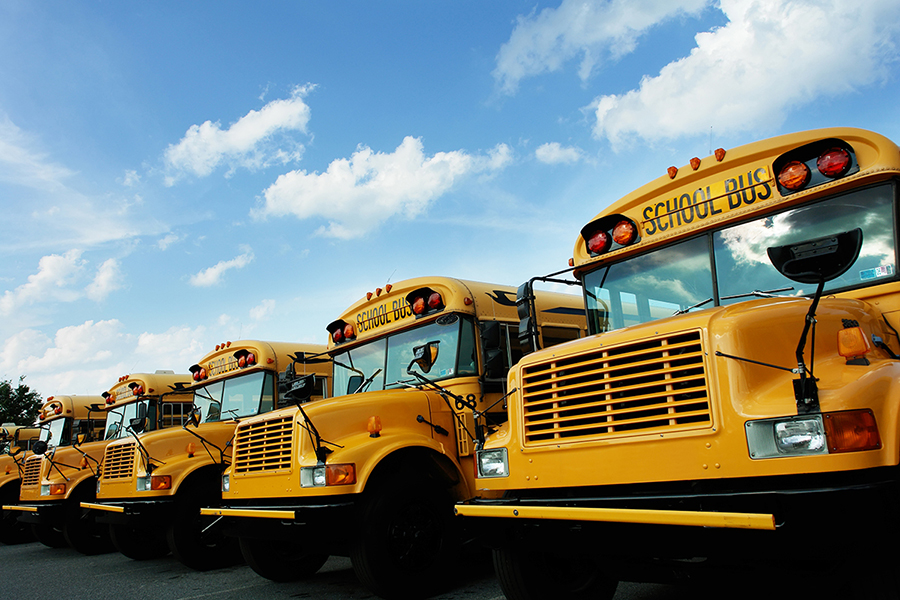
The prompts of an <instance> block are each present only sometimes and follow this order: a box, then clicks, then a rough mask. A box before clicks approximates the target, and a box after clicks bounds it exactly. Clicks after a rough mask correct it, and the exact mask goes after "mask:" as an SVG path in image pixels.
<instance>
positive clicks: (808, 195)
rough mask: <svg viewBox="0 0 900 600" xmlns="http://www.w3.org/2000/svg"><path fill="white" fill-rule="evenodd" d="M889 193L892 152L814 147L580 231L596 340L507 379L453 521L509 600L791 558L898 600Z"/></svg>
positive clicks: (710, 174)
mask: <svg viewBox="0 0 900 600" xmlns="http://www.w3.org/2000/svg"><path fill="white" fill-rule="evenodd" d="M898 177H900V150H898V147H897V146H896V145H895V144H894V143H892V142H891V141H889V140H888V139H886V138H884V137H883V136H881V135H878V134H875V133H871V132H868V131H862V130H858V129H849V128H835V129H822V130H816V131H807V132H802V133H796V134H791V135H785V136H780V137H776V138H772V139H768V140H764V141H761V142H757V143H753V144H749V145H746V146H741V147H738V148H734V149H730V150H724V149H719V150H717V151H716V152H715V154H714V155H712V156H709V157H706V158H703V159H699V158H693V159H691V161H690V163H689V164H688V165H685V166H683V167H680V168H676V167H671V168H669V169H668V172H667V173H666V174H663V175H662V176H661V177H660V178H658V179H656V180H655V181H652V182H650V183H649V184H647V185H645V186H643V187H641V188H639V189H637V190H636V191H634V192H632V193H630V194H628V195H627V196H625V197H624V198H622V199H621V200H619V201H618V202H615V203H613V204H612V205H610V206H609V207H608V208H607V209H605V210H603V211H602V212H601V213H600V214H599V215H597V216H596V217H595V218H593V219H592V220H591V221H590V222H589V223H588V224H587V225H585V226H584V227H583V228H582V230H581V232H580V235H579V236H578V238H577V240H576V245H575V251H574V258H573V260H572V262H571V263H570V265H571V266H573V267H574V269H573V271H574V275H575V277H576V278H577V279H578V280H579V281H580V282H581V283H582V284H583V291H584V300H585V307H586V310H587V316H588V323H589V330H590V333H591V334H592V335H590V336H589V337H587V338H585V339H583V340H579V341H576V342H572V343H569V344H565V345H562V346H559V347H556V348H552V349H549V350H543V351H540V352H535V353H533V354H531V355H529V356H526V357H525V358H524V359H523V360H522V361H521V362H520V363H519V364H518V365H517V366H516V367H515V369H513V370H512V371H511V372H510V374H509V384H508V385H509V388H510V389H511V390H514V391H513V392H512V393H511V395H510V397H509V399H508V406H509V419H508V421H507V423H506V425H505V427H504V428H503V429H502V430H501V431H499V432H497V433H496V434H494V435H492V436H490V437H489V438H488V439H487V440H486V443H485V445H484V447H483V448H482V449H481V450H480V451H479V453H478V481H477V488H478V497H477V499H476V500H474V501H472V502H467V503H463V504H461V505H459V506H457V512H458V514H460V515H463V516H464V517H466V518H464V519H463V520H464V521H466V522H471V521H477V522H478V525H479V526H480V527H481V528H483V529H484V530H490V531H492V533H491V536H492V539H491V541H492V542H493V544H494V545H495V547H497V548H498V549H497V550H496V551H495V554H494V562H495V567H496V570H497V573H498V576H499V577H500V580H501V584H502V586H503V589H504V592H505V593H506V594H507V597H509V598H514V599H521V598H535V597H540V596H541V594H545V593H547V590H549V589H550V588H554V589H555V590H556V593H562V592H560V590H561V589H562V590H568V595H569V597H587V596H589V595H590V596H592V597H596V598H602V597H606V598H609V597H612V595H613V594H614V591H615V587H616V579H618V578H619V574H618V572H617V569H616V567H617V566H622V564H623V563H629V562H630V561H631V562H638V561H640V564H642V565H644V568H646V567H647V565H651V564H653V565H657V566H661V567H663V568H665V569H668V570H670V571H671V570H673V569H676V568H682V567H685V566H686V565H687V564H688V563H691V565H692V566H697V565H698V564H700V562H703V561H705V562H708V563H710V564H711V563H714V562H738V561H747V562H753V561H756V562H759V561H768V562H769V563H775V562H778V561H783V562H785V563H789V562H790V561H792V560H793V561H805V562H806V563H807V564H818V565H836V566H838V567H839V568H838V569H837V570H836V571H835V572H842V573H845V574H847V575H848V579H849V580H851V582H852V583H851V586H852V587H853V588H854V589H853V593H855V594H856V595H858V596H859V597H873V598H874V597H888V596H880V595H878V596H877V594H876V591H875V590H879V591H878V592H877V593H883V592H884V591H885V590H889V591H890V594H891V595H890V597H896V594H897V586H896V581H895V580H893V577H895V575H894V573H896V570H895V567H894V565H893V564H891V566H890V568H889V569H888V568H882V567H885V566H886V565H887V564H889V562H890V561H887V560H886V559H887V558H889V557H890V559H891V560H895V557H896V549H895V547H894V544H893V543H891V542H889V541H888V540H889V539H890V538H892V537H893V534H894V533H895V532H896V531H897V508H898V498H900V496H898V490H900V486H898V460H900V435H898V431H897V428H898V420H900V419H898V415H900V356H898V354H900V340H898V334H897V331H898V328H900V279H898V274H897V266H896V264H897V215H898V202H897V200H898V195H897V185H898ZM528 288H529V284H526V285H524V286H523V288H522V290H521V291H522V293H523V295H527V292H528ZM498 494H499V495H501V496H502V497H501V498H497V495H498ZM469 517H473V518H469ZM475 517H477V519H476V518H475ZM881 542H886V544H882V543H881ZM884 546H891V548H890V549H889V550H885V549H883V548H884ZM572 564H578V565H580V567H579V569H577V573H573V569H572V568H571V567H569V568H566V567H565V566H564V565H572ZM848 565H850V566H848ZM860 565H865V568H864V569H860V570H856V569H854V567H859V566H860ZM644 574H645V575H647V576H648V577H649V576H650V572H649V570H648V571H646V572H644ZM628 576H629V577H632V578H633V577H634V576H635V575H634V570H633V569H632V571H631V573H630V574H629V575H628ZM563 580H565V583H564V582H563ZM795 581H796V579H795ZM560 586H565V587H560Z"/></svg>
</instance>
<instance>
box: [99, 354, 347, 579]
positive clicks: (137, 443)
mask: <svg viewBox="0 0 900 600" xmlns="http://www.w3.org/2000/svg"><path fill="white" fill-rule="evenodd" d="M323 350H324V347H323V346H315V345H309V344H292V343H286V342H265V341H258V340H241V341H235V342H225V343H222V344H219V345H217V346H216V348H215V349H214V350H213V351H211V352H209V353H208V354H207V355H206V356H204V357H203V358H202V359H201V360H200V361H199V362H198V363H197V364H195V365H193V366H192V367H191V369H190V371H191V375H186V376H183V378H184V379H187V380H188V383H189V385H186V386H183V387H182V388H180V389H179V390H178V392H179V396H178V398H179V399H181V400H183V401H184V402H186V404H184V405H182V404H174V403H173V402H169V403H168V404H169V407H168V408H164V409H161V411H162V412H160V415H159V416H160V419H161V421H160V425H159V427H158V428H156V429H155V430H145V431H139V432H138V431H136V432H134V434H133V435H131V436H129V437H128V438H124V439H121V440H119V441H118V442H116V443H113V444H110V445H109V447H108V448H107V452H106V458H105V461H106V468H105V469H104V471H103V473H102V475H101V478H100V484H99V486H98V492H97V501H96V502H94V503H92V504H91V505H90V506H89V509H90V511H91V512H92V513H96V514H97V515H99V516H98V518H99V519H100V520H101V521H102V522H104V523H108V524H109V525H110V529H111V532H112V537H113V541H114V542H115V545H116V548H117V549H118V550H119V551H120V552H122V553H123V554H124V555H125V556H128V557H130V558H133V559H139V560H140V559H146V558H152V557H157V556H160V555H164V554H167V553H168V552H169V551H171V552H172V553H173V554H174V555H175V557H176V558H178V560H180V561H181V562H182V563H183V564H185V565H187V566H189V567H191V568H194V569H198V570H206V569H210V568H217V567H222V566H227V565H229V564H232V563H234V562H235V561H236V560H237V559H238V558H239V557H240V552H239V550H238V549H237V545H236V543H235V542H234V541H233V540H228V539H225V538H223V537H222V536H216V535H212V536H204V535H203V533H202V529H203V527H205V524H203V523H201V521H200V518H199V516H200V515H199V509H200V507H201V506H209V505H210V504H218V502H219V501H220V498H221V492H220V489H221V476H222V469H223V468H224V465H226V464H227V462H228V461H229V460H230V450H229V448H228V445H229V443H230V442H231V440H232V437H233V436H234V431H235V427H236V426H237V424H238V422H239V421H241V420H242V419H246V418H248V417H251V416H255V415H257V414H259V413H262V412H266V411H271V410H273V409H274V408H276V406H277V403H278V402H280V401H281V396H280V395H279V392H278V387H279V385H278V384H279V381H278V379H279V373H282V372H286V371H290V372H293V365H294V359H293V358H292V357H293V356H294V355H295V354H297V353H301V354H302V353H304V352H321V351H323ZM329 370H330V366H329V367H328V368H326V366H321V367H317V368H315V369H312V370H310V371H309V373H310V374H313V373H315V374H317V376H318V385H319V386H320V390H321V386H323V385H324V386H325V388H327V385H328V384H327V381H328V377H329V375H328V371H329ZM297 374H298V375H303V369H302V368H300V369H298V371H297ZM160 389H162V388H160ZM110 393H111V394H116V393H119V392H117V391H116V390H115V389H114V390H111V392H110ZM318 393H319V394H322V391H319V392H318ZM181 394H183V395H181ZM180 406H184V410H183V412H182V410H181V409H178V410H176V408H178V407H180ZM191 407H193V412H192V410H191ZM167 419H168V420H167ZM166 425H171V426H170V427H165V426H166Z"/></svg>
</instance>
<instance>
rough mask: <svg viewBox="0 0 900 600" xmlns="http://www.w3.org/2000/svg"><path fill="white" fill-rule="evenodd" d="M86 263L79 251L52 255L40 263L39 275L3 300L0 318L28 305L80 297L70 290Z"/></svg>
mask: <svg viewBox="0 0 900 600" xmlns="http://www.w3.org/2000/svg"><path fill="white" fill-rule="evenodd" d="M85 264H87V261H85V260H82V258H81V251H80V250H69V251H68V252H66V253H65V254H63V255H59V254H51V255H49V256H44V257H43V258H41V260H40V261H39V262H38V272H37V273H35V274H34V275H29V276H28V282H27V283H23V284H22V285H20V286H19V287H17V288H16V289H15V290H12V291H9V290H7V291H6V292H4V293H3V296H2V297H0V314H2V315H10V314H12V313H13V311H15V310H16V309H18V308H20V307H21V306H23V305H26V304H32V303H34V302H38V301H48V300H57V301H62V302H71V301H73V300H75V299H77V298H78V297H79V295H80V294H79V293H78V292H76V291H74V290H73V289H71V284H72V283H73V282H75V281H76V280H77V279H78V277H79V275H80V274H81V272H82V270H83V269H84V265H85Z"/></svg>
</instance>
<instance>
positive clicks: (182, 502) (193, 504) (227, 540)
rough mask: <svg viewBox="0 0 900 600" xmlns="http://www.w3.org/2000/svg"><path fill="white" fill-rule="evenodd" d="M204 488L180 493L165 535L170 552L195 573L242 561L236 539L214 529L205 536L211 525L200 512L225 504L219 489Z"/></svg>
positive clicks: (198, 487)
mask: <svg viewBox="0 0 900 600" xmlns="http://www.w3.org/2000/svg"><path fill="white" fill-rule="evenodd" d="M198 483H202V482H198ZM205 487H206V486H202V485H193V486H191V487H188V488H187V489H184V490H181V491H180V492H179V495H180V497H177V498H176V500H175V513H174V515H173V517H172V521H171V522H170V523H169V527H168V529H167V531H166V539H167V540H168V543H169V550H171V551H172V554H173V555H174V556H175V558H177V559H178V560H179V561H180V562H181V564H183V565H184V566H186V567H190V568H191V569H194V570H196V571H208V570H209V569H219V568H222V567H230V566H232V565H236V564H238V563H239V562H241V558H242V557H241V549H240V547H239V545H238V541H237V538H231V537H226V536H224V535H222V534H221V533H220V532H219V531H218V530H216V529H215V528H213V530H212V531H209V532H207V533H205V534H204V533H203V528H204V527H206V525H208V524H209V523H208V522H207V520H206V519H202V518H201V517H200V509H201V508H205V507H207V506H216V505H217V504H219V503H220V502H221V501H222V498H221V495H220V493H219V491H218V489H216V488H214V487H212V486H210V487H209V489H205Z"/></svg>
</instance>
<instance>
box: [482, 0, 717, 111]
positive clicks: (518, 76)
mask: <svg viewBox="0 0 900 600" xmlns="http://www.w3.org/2000/svg"><path fill="white" fill-rule="evenodd" d="M708 3H709V0H611V1H603V0H592V1H586V0H563V2H562V3H561V4H560V6H559V7H558V8H545V9H544V10H542V11H541V12H540V13H534V12H532V13H531V14H530V15H527V16H519V17H518V19H517V22H516V27H515V29H514V30H513V32H512V34H511V35H510V38H509V41H507V42H506V43H505V44H503V46H501V48H500V51H499V53H498V54H497V66H496V68H495V69H494V73H493V74H494V79H495V80H496V82H497V85H498V87H499V89H500V90H501V91H502V92H503V93H506V94H513V93H515V92H516V90H517V89H518V86H519V82H520V81H521V80H522V79H525V78H526V77H532V76H534V75H539V74H541V73H549V72H552V71H558V70H560V69H561V68H562V67H563V65H564V64H565V63H566V62H568V61H569V60H571V59H573V58H576V57H580V58H581V64H580V66H579V68H578V75H579V77H580V78H581V79H582V81H586V80H587V79H588V78H589V77H590V76H591V74H592V73H593V72H594V71H595V70H596V69H597V67H598V65H599V64H600V63H601V62H602V61H603V60H604V59H606V58H609V59H613V60H615V59H617V58H619V57H621V56H622V55H624V54H628V53H629V52H631V51H632V50H634V48H635V46H636V44H637V40H638V38H639V37H640V36H641V34H643V33H644V32H646V31H647V30H648V29H649V28H650V27H653V26H654V25H657V24H659V23H660V22H662V21H664V20H666V19H670V18H672V17H676V16H683V15H686V14H691V13H696V12H698V11H700V10H701V9H703V8H704V7H705V6H706V5H707V4H708Z"/></svg>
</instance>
